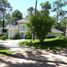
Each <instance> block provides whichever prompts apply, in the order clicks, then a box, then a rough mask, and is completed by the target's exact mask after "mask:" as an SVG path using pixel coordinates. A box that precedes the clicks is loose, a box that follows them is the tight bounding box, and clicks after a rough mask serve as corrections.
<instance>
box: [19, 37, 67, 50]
mask: <svg viewBox="0 0 67 67" xmlns="http://www.w3.org/2000/svg"><path fill="white" fill-rule="evenodd" d="M19 45H20V46H22V45H27V46H33V47H35V48H37V49H48V48H49V49H56V50H58V49H62V48H67V40H66V39H65V38H64V37H56V38H50V39H45V40H44V42H43V43H40V42H39V40H38V39H35V40H34V41H32V42H31V40H25V41H24V42H19Z"/></svg>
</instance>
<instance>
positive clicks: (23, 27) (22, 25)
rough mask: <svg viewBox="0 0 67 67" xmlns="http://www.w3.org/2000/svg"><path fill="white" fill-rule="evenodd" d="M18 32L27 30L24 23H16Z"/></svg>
mask: <svg viewBox="0 0 67 67" xmlns="http://www.w3.org/2000/svg"><path fill="white" fill-rule="evenodd" d="M18 30H19V33H25V32H26V31H27V26H26V24H18Z"/></svg>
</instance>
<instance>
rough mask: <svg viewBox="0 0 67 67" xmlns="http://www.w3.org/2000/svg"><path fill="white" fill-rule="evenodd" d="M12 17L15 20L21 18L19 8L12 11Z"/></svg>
mask: <svg viewBox="0 0 67 67" xmlns="http://www.w3.org/2000/svg"><path fill="white" fill-rule="evenodd" d="M12 17H13V19H14V20H15V21H17V20H19V19H22V18H23V17H22V13H21V12H20V11H19V10H15V11H14V12H13V13H12Z"/></svg>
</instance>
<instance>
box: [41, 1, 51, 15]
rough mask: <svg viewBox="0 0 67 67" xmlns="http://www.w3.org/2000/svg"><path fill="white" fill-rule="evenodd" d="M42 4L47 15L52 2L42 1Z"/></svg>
mask: <svg viewBox="0 0 67 67" xmlns="http://www.w3.org/2000/svg"><path fill="white" fill-rule="evenodd" d="M40 5H41V8H42V12H43V13H44V14H45V15H49V10H50V9H51V4H50V3H49V2H48V1H46V2H43V3H41V4H40Z"/></svg>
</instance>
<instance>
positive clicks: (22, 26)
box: [6, 19, 63, 38]
mask: <svg viewBox="0 0 67 67" xmlns="http://www.w3.org/2000/svg"><path fill="white" fill-rule="evenodd" d="M29 22H30V21H28V20H27V19H21V20H18V21H17V25H12V24H9V25H7V27H6V29H7V31H8V38H13V37H14V36H15V35H16V34H20V35H21V38H25V33H26V32H27V31H28V27H27V25H26V24H27V23H29ZM51 32H52V33H49V34H48V35H47V36H60V35H62V34H63V32H62V31H59V30H57V29H55V28H52V29H51Z"/></svg>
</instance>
